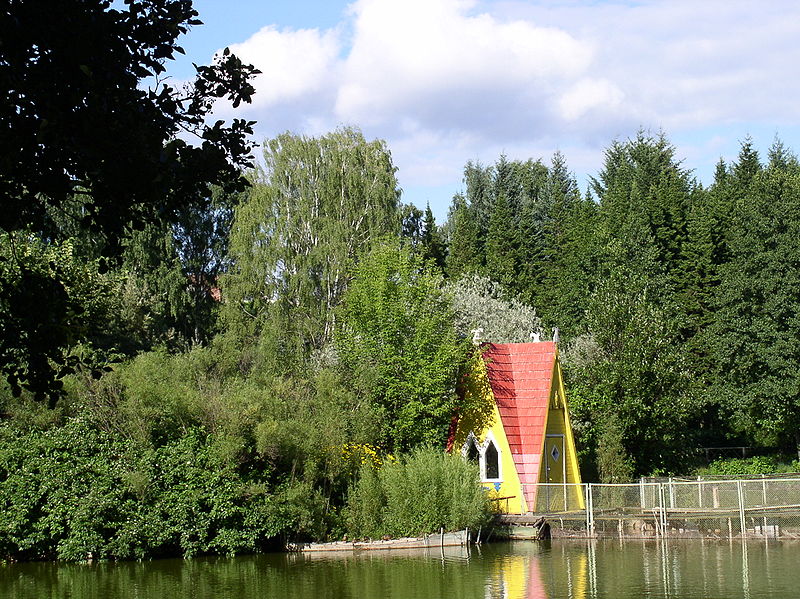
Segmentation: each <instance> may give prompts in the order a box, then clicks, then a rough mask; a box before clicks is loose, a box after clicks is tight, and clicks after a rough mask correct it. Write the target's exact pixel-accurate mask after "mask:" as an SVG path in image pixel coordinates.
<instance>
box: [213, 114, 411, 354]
mask: <svg viewBox="0 0 800 599" xmlns="http://www.w3.org/2000/svg"><path fill="white" fill-rule="evenodd" d="M264 161H265V164H266V170H264V171H263V172H258V173H256V174H255V175H254V182H253V189H252V191H251V194H250V197H249V198H248V199H247V200H246V201H244V202H242V204H240V205H239V206H238V207H237V208H236V213H235V217H234V225H233V231H232V233H231V241H230V252H231V261H232V266H231V268H230V271H229V273H228V274H227V276H225V277H224V278H223V299H224V306H223V318H224V320H225V323H226V324H227V325H228V326H229V327H232V328H233V330H234V333H235V334H236V335H238V336H239V337H240V338H247V337H253V336H258V335H260V334H261V333H262V332H263V331H264V330H266V329H270V328H272V325H273V324H275V322H274V320H275V318H278V317H279V314H282V316H280V318H282V319H284V320H285V322H286V323H287V324H288V323H291V326H292V327H293V328H294V330H295V333H292V335H295V334H296V335H297V336H298V337H297V340H299V342H300V344H301V345H302V346H303V347H305V348H306V350H309V351H310V350H318V349H321V348H322V347H324V346H325V345H326V344H327V343H328V342H329V341H330V340H331V337H332V334H333V326H334V322H335V320H334V314H335V313H334V310H333V309H334V308H335V307H336V306H337V305H338V303H339V301H340V299H341V297H342V293H344V291H345V289H346V288H347V284H348V282H349V280H350V277H351V272H352V268H353V266H354V265H355V263H356V260H357V257H358V256H359V254H360V253H362V252H364V251H366V250H367V249H368V248H369V247H370V246H371V244H372V243H373V241H374V240H375V239H377V238H379V237H381V236H383V235H386V234H389V233H391V234H395V235H397V234H398V233H399V225H400V215H399V209H398V208H399V206H398V202H399V195H400V192H399V189H398V187H397V179H396V178H395V167H394V165H393V164H392V158H391V154H390V153H389V151H388V150H387V149H386V144H385V143H384V142H383V141H381V140H375V141H369V142H368V141H367V140H366V139H364V136H363V134H362V133H361V132H360V131H358V130H356V129H350V128H345V129H339V130H337V131H335V132H333V133H329V134H327V135H324V136H322V137H318V138H315V137H305V136H296V135H292V134H289V133H284V134H282V135H280V136H278V137H276V138H275V139H272V140H269V141H267V142H266V143H265V145H264ZM271 321H272V322H271ZM272 330H275V331H276V332H278V333H280V329H277V330H276V329H274V328H272Z"/></svg>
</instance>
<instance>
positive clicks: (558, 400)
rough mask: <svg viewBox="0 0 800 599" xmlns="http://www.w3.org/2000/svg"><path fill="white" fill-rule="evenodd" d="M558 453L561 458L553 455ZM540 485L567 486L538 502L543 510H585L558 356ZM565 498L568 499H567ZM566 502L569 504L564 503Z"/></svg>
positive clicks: (548, 414)
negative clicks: (562, 490)
mask: <svg viewBox="0 0 800 599" xmlns="http://www.w3.org/2000/svg"><path fill="white" fill-rule="evenodd" d="M556 453H557V454H558V459H554V457H553V456H554V455H555V454H556ZM539 482H540V483H550V484H558V483H567V487H566V490H565V492H561V493H551V494H550V496H549V497H548V498H547V499H549V501H548V500H547V499H545V500H544V501H543V500H542V498H541V497H539V498H538V499H537V501H536V503H537V504H538V507H539V509H540V510H541V509H542V508H543V507H545V504H549V505H547V507H546V509H547V510H548V511H561V510H567V509H569V507H570V506H573V507H578V508H579V509H583V508H584V504H585V501H584V497H583V492H582V489H581V487H580V486H579V485H580V482H581V472H580V468H579V467H578V455H577V452H576V450H575V439H574V437H573V434H572V424H571V422H570V419H569V409H568V407H567V394H566V392H565V390H564V378H563V375H562V373H561V366H560V365H559V363H558V354H556V360H555V365H554V367H553V378H552V384H551V387H550V403H549V406H548V410H547V426H546V427H545V438H544V447H543V451H542V465H541V466H540V468H539ZM565 495H566V498H565ZM565 499H566V504H565Z"/></svg>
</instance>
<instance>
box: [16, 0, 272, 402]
mask: <svg viewBox="0 0 800 599" xmlns="http://www.w3.org/2000/svg"><path fill="white" fill-rule="evenodd" d="M197 16H198V15H197V12H196V11H195V10H194V9H193V8H192V2H191V0H148V1H147V2H136V1H130V2H126V6H125V7H124V8H121V7H120V8H117V6H116V5H113V7H112V3H111V2H109V1H107V0H86V1H82V2H48V3H46V4H45V5H42V3H39V2H26V1H24V0H12V1H11V2H10V3H8V4H7V7H6V8H5V9H4V10H3V11H2V12H0V39H2V43H0V89H2V90H3V94H2V100H0V132H2V133H0V197H2V198H3V210H2V213H0V229H2V230H3V231H5V232H6V233H9V234H11V235H14V234H15V233H17V232H25V231H32V232H34V233H37V234H40V235H43V236H44V238H45V239H48V240H51V239H60V238H61V239H63V237H64V234H63V232H62V231H60V230H53V229H52V227H51V226H50V225H51V224H52V221H51V220H50V219H49V218H48V215H49V214H52V213H53V212H59V211H64V212H67V210H66V208H67V207H70V208H74V206H71V205H72V204H74V203H76V202H78V203H79V205H78V206H77V209H75V210H72V209H71V210H70V211H69V214H74V215H77V219H78V220H77V223H76V225H77V227H78V228H79V229H81V230H89V231H91V232H92V233H93V234H94V235H95V236H97V237H99V238H102V240H103V242H104V245H105V253H106V254H111V255H114V254H118V253H119V250H120V247H121V241H122V239H123V237H124V234H125V231H126V230H128V229H129V228H130V227H134V228H140V227H142V226H143V225H144V224H145V223H152V222H156V221H159V220H170V219H171V218H173V217H174V216H175V215H176V214H177V213H178V211H179V210H180V209H182V208H185V207H187V206H190V205H204V202H205V201H206V199H207V198H208V197H209V195H210V194H209V193H208V191H209V186H210V185H212V184H218V185H222V186H223V187H226V188H227V189H242V188H243V187H244V186H245V184H246V182H245V180H244V179H243V178H242V177H241V175H240V170H239V169H240V168H242V167H247V166H249V165H250V159H249V153H250V149H251V142H250V141H249V140H248V139H247V136H248V135H250V134H252V125H253V123H251V122H248V121H244V120H240V119H236V120H234V121H233V122H232V123H231V124H230V125H229V126H226V125H225V124H224V123H223V122H222V121H217V122H215V123H209V122H207V119H208V117H209V115H210V114H211V110H212V108H213V105H214V103H215V101H216V100H218V99H221V98H227V99H228V100H229V101H231V102H232V103H233V105H234V106H237V105H239V104H240V103H241V102H248V101H249V100H250V97H251V95H252V93H253V92H254V88H253V87H252V85H251V84H250V83H249V79H250V77H251V76H253V75H254V74H256V73H257V71H256V70H255V69H254V68H253V67H251V66H247V65H244V64H242V63H241V61H239V60H238V59H237V58H236V57H235V56H233V55H232V54H230V52H228V51H227V50H226V51H225V52H223V53H222V54H221V55H220V56H219V57H218V58H217V59H216V61H215V62H214V64H213V65H211V66H200V67H197V76H196V78H195V79H194V81H193V82H191V83H189V84H188V85H186V86H185V87H184V88H183V89H180V90H177V89H175V88H173V87H171V86H169V85H168V84H167V83H166V82H165V80H163V79H162V78H161V76H162V75H163V73H164V72H165V69H166V67H165V63H166V62H167V61H169V60H171V59H173V57H174V56H175V53H176V52H177V53H182V52H183V50H182V49H181V47H180V46H179V45H178V44H177V39H178V38H179V37H180V36H181V35H182V34H185V33H186V32H187V31H188V30H189V28H190V27H192V26H194V25H199V24H201V22H200V21H199V20H198V19H197ZM148 84H149V85H148ZM187 133H188V134H190V135H193V136H195V137H196V138H197V139H198V143H197V144H195V145H192V144H190V143H188V142H187V141H186V140H185V139H184V136H185V135H184V134H187ZM26 234H27V233H26ZM6 259H8V260H10V261H11V266H9V267H8V268H5V269H3V270H2V272H3V273H7V274H5V275H4V277H3V279H2V280H0V285H1V286H2V287H3V290H4V295H5V296H7V297H10V296H13V295H17V296H20V297H36V298H37V300H38V302H39V303H41V304H48V305H51V306H60V308H58V309H53V310H48V311H47V312H46V313H45V312H42V314H41V318H37V317H36V315H35V314H33V315H30V314H29V315H28V316H26V317H24V318H22V319H20V318H19V317H20V314H19V313H18V312H15V310H16V309H17V308H18V306H17V304H16V303H14V302H13V301H8V300H6V301H0V323H3V326H4V327H5V326H11V325H10V324H9V323H11V322H12V321H13V322H16V323H17V324H19V325H22V323H24V327H23V328H22V329H15V330H16V333H17V336H16V337H15V340H14V341H9V342H6V343H5V344H4V346H3V349H2V352H1V353H0V368H1V369H2V370H3V371H4V373H5V374H6V375H7V377H8V380H9V382H10V384H11V386H12V388H13V390H14V391H15V392H19V391H20V389H21V388H22V387H27V388H29V389H31V390H32V391H34V392H35V393H36V394H37V395H38V396H43V395H45V394H48V393H49V394H53V393H57V391H58V385H57V384H56V379H57V378H58V375H59V374H61V373H63V372H64V370H63V368H62V366H64V358H63V355H64V350H65V349H66V348H67V347H68V346H69V345H70V344H71V343H72V342H74V341H75V340H77V339H79V338H80V331H79V330H78V329H77V328H75V327H74V326H73V324H72V321H71V317H70V314H69V310H68V308H67V306H66V305H65V304H64V303H63V301H62V298H63V296H64V294H65V293H66V291H65V284H64V281H63V280H62V279H61V278H60V277H59V274H58V273H57V272H50V273H48V274H47V275H46V277H45V279H42V278H41V276H42V274H41V273H39V274H38V275H35V276H34V274H33V273H32V271H31V270H30V269H28V268H26V267H25V265H24V264H22V263H20V262H15V256H14V255H12V256H10V257H6ZM45 318H49V319H50V320H49V321H45V320H44V319H45ZM15 326H16V325H15ZM40 327H51V328H53V327H55V328H60V329H63V331H64V334H63V335H57V336H53V337H51V338H50V339H47V340H43V339H41V336H40V334H39V333H38V332H37V329H39V328H40ZM22 355H24V356H27V357H26V359H25V361H24V362H19V361H18V360H19V358H20V356H22Z"/></svg>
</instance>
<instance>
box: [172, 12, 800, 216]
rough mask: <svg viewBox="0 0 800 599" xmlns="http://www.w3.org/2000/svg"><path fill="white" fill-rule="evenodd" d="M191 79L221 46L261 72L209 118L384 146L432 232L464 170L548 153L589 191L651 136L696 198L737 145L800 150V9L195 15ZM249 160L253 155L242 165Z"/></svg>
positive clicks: (407, 198) (189, 48)
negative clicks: (672, 152)
mask: <svg viewBox="0 0 800 599" xmlns="http://www.w3.org/2000/svg"><path fill="white" fill-rule="evenodd" d="M194 5H195V8H196V9H197V10H198V12H199V13H200V19H201V20H202V21H203V22H204V25H202V26H197V27H194V28H192V30H191V31H190V32H189V33H188V35H186V36H185V37H184V38H182V39H181V43H182V45H183V47H184V49H185V50H186V53H187V56H186V58H185V59H181V60H179V61H176V62H175V63H174V64H172V65H171V66H170V68H169V73H170V74H171V76H172V77H173V78H174V79H175V80H176V81H177V80H181V79H188V78H190V77H191V76H192V73H193V72H194V71H193V67H192V62H194V63H196V64H208V63H209V62H210V61H211V60H212V57H213V55H214V53H215V52H217V51H219V50H220V49H222V48H224V47H230V48H231V50H233V51H234V52H235V53H236V54H237V55H238V56H239V57H240V58H242V59H243V60H244V61H245V62H249V63H251V64H254V65H255V66H256V67H257V68H258V69H260V70H261V71H262V74H261V75H259V76H258V78H257V79H256V81H255V87H256V90H257V91H256V95H255V96H254V98H253V103H252V104H251V105H249V106H242V107H240V108H238V109H236V110H233V109H232V108H230V107H225V106H220V108H219V109H218V111H217V113H216V116H217V117H218V118H226V119H229V118H234V117H238V118H247V119H249V120H255V121H257V125H256V127H255V131H256V141H258V142H261V141H263V140H264V139H267V138H270V137H273V136H275V135H276V134H278V133H282V132H284V131H292V132H295V133H298V134H304V135H322V134H324V133H326V132H329V131H331V130H333V129H335V128H336V127H339V126H356V127H359V128H360V129H361V130H362V131H363V133H364V135H365V136H366V137H367V138H368V139H373V138H381V139H384V140H386V142H387V145H388V147H389V149H390V150H391V152H392V157H393V160H394V164H395V166H396V167H397V169H398V171H397V177H398V180H399V184H400V187H401V188H402V190H403V201H404V202H413V203H414V204H415V205H417V206H418V207H424V206H425V205H426V204H427V203H429V204H430V206H431V208H432V209H433V211H434V214H435V215H436V217H437V221H438V222H442V221H443V220H444V218H445V217H446V214H447V208H448V206H449V205H450V201H451V199H452V197H453V195H454V194H455V193H458V192H460V191H462V190H463V187H464V186H463V181H462V174H463V169H464V165H465V164H466V163H467V161H470V160H471V161H477V162H481V163H482V164H491V163H493V162H495V161H496V160H497V159H498V158H499V157H500V155H501V154H505V155H506V156H507V157H508V158H509V159H512V160H513V159H520V160H527V159H528V158H533V159H534V160H535V159H542V160H543V161H544V162H545V163H549V160H550V158H551V156H552V155H553V153H554V152H555V151H560V152H561V153H562V154H564V156H565V157H566V159H567V162H568V165H569V167H570V169H571V170H572V171H573V172H574V173H575V175H576V178H577V179H578V182H579V185H580V186H581V188H582V189H585V188H586V185H587V182H588V178H589V177H591V176H594V175H596V174H597V173H598V171H599V170H600V169H601V168H602V164H603V158H604V149H605V148H607V147H608V146H609V144H610V143H611V142H612V141H614V140H618V141H624V140H625V139H627V138H630V137H632V136H634V135H635V134H636V132H637V131H638V130H640V129H645V130H648V131H650V132H652V133H654V134H658V133H659V132H664V133H665V134H666V135H667V137H668V138H669V139H670V141H671V142H672V143H673V144H674V146H675V147H676V155H677V157H678V159H680V160H682V161H683V164H684V166H686V167H688V168H690V169H692V170H693V172H694V174H695V176H696V177H697V178H698V180H699V181H701V182H702V183H703V184H709V183H710V182H711V181H712V175H713V171H714V167H715V165H716V163H717V162H718V160H719V159H720V158H723V159H724V160H726V161H728V162H730V161H732V160H734V159H735V158H736V156H737V154H738V151H739V148H740V145H741V142H742V141H743V140H744V139H745V138H746V137H748V136H749V137H751V138H752V140H753V143H754V146H755V147H756V148H757V149H758V150H759V152H760V153H761V155H762V157H765V156H766V152H767V149H768V148H769V146H770V145H771V144H772V143H773V141H774V139H775V137H776V136H778V137H779V138H780V139H781V140H782V141H783V142H784V144H785V145H787V146H788V147H789V148H792V149H793V150H795V151H800V105H799V104H798V98H800V76H798V75H800V73H799V72H798V71H799V70H800V2H796V1H781V0H769V1H765V2H752V1H737V0H725V1H718V0H700V1H698V0H694V1H684V0H669V1H662V2H656V1H633V0H628V1H599V0H596V1H578V0H356V1H354V2H346V1H339V0H234V1H225V0H195V2H194ZM257 151H258V150H257Z"/></svg>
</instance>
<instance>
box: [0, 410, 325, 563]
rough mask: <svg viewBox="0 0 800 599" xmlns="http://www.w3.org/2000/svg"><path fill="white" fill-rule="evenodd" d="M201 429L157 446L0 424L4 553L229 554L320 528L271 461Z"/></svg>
mask: <svg viewBox="0 0 800 599" xmlns="http://www.w3.org/2000/svg"><path fill="white" fill-rule="evenodd" d="M225 443H226V441H225V439H221V438H220V437H218V436H216V435H211V434H207V433H205V432H204V431H202V430H201V429H198V428H191V429H188V430H187V431H186V432H185V433H184V434H183V435H182V436H180V437H179V438H177V439H173V440H171V441H169V442H168V443H166V444H164V445H162V446H160V447H156V448H152V447H143V446H140V445H135V444H134V443H133V442H132V441H131V440H129V439H127V438H125V437H122V436H119V435H114V434H111V433H107V432H103V431H99V430H97V429H95V428H92V427H91V426H89V425H88V424H87V423H86V422H84V421H81V420H79V419H70V420H69V421H67V423H66V424H65V425H64V426H59V427H54V428H51V429H49V430H46V431H33V432H20V431H14V430H12V429H11V428H10V427H9V426H7V425H3V426H2V427H0V559H2V558H9V559H16V560H19V559H60V560H68V561H81V560H86V559H142V558H147V557H158V556H168V555H184V556H187V557H189V556H193V555H200V554H208V553H213V554H223V555H233V554H236V553H243V552H248V553H249V552H254V551H259V550H261V549H264V548H266V547H268V546H270V545H271V544H272V543H273V542H274V540H275V539H276V538H281V537H283V536H285V535H288V534H292V535H297V536H315V535H317V536H318V535H320V534H322V533H321V530H320V529H321V527H323V526H324V523H325V516H324V509H325V502H324V501H323V500H322V498H321V497H320V495H319V493H318V492H316V491H315V490H313V489H312V488H311V486H310V485H308V484H307V483H304V482H302V481H291V480H288V481H287V480H284V481H282V482H277V483H271V482H270V475H271V474H272V473H271V472H270V470H269V468H268V467H267V465H266V464H261V465H260V467H259V468H256V467H254V466H255V464H250V466H251V467H250V468H248V469H244V468H241V467H238V466H236V465H235V464H232V463H231V461H230V460H229V459H227V456H226V454H227V451H226V450H225V447H224V446H225Z"/></svg>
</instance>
